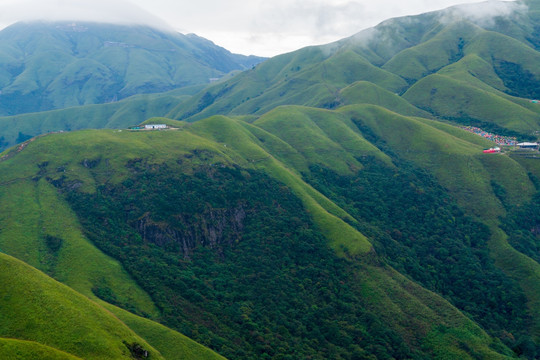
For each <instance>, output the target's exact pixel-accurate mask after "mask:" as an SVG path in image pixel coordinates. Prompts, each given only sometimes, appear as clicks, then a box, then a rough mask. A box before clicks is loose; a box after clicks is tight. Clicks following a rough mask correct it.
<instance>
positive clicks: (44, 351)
mask: <svg viewBox="0 0 540 360" xmlns="http://www.w3.org/2000/svg"><path fill="white" fill-rule="evenodd" d="M0 352H1V353H2V358H3V359H6V360H26V359H36V360H37V359H39V360H77V359H81V358H79V357H75V356H73V355H70V354H68V353H65V352H62V351H60V350H56V349H54V348H51V347H48V346H45V345H41V344H39V343H36V342H34V341H23V340H14V339H2V338H0Z"/></svg>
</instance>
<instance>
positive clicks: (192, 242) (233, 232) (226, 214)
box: [134, 205, 246, 258]
mask: <svg viewBox="0 0 540 360" xmlns="http://www.w3.org/2000/svg"><path fill="white" fill-rule="evenodd" d="M245 218H246V210H245V209H244V207H243V206H242V205H239V206H237V207H235V208H230V209H214V208H211V207H208V208H207V209H206V211H204V212H203V213H200V214H195V215H192V214H178V215H175V216H174V219H175V220H176V221H175V222H174V224H171V223H169V222H157V221H154V220H153V219H152V215H151V214H150V213H145V214H144V215H143V216H142V217H141V218H140V219H139V220H137V221H136V223H135V224H134V227H135V228H136V230H137V231H138V232H139V234H140V235H141V237H142V239H143V241H144V242H146V243H152V244H155V245H157V246H160V247H165V246H171V245H172V246H174V247H177V248H179V250H180V251H181V252H182V254H183V255H184V257H185V258H189V256H190V254H191V253H192V251H193V250H194V249H195V248H196V247H197V246H205V247H209V248H211V249H217V250H218V251H219V252H221V248H222V246H224V245H230V244H232V243H233V242H235V241H239V240H240V238H241V236H242V230H243V228H244V220H245Z"/></svg>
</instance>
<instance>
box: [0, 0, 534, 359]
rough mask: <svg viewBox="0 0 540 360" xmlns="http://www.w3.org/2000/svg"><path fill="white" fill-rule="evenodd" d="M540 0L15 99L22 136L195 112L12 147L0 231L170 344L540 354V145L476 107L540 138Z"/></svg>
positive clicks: (359, 353) (307, 352)
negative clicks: (191, 69) (63, 96)
mask: <svg viewBox="0 0 540 360" xmlns="http://www.w3.org/2000/svg"><path fill="white" fill-rule="evenodd" d="M537 1H538V0H534V1H529V2H527V4H529V5H530V6H529V8H528V9H525V8H524V7H522V6H520V4H521V3H519V2H511V3H505V4H502V5H501V4H498V3H497V4H496V5H493V4H492V3H489V4H474V5H467V6H458V7H454V8H451V9H447V10H444V11H440V12H433V13H429V14H423V15H420V16H415V17H407V18H400V19H392V20H389V21H386V22H384V23H382V24H380V25H379V26H377V27H375V28H373V29H369V30H366V31H364V32H362V33H359V34H357V35H355V36H353V37H351V38H349V39H344V40H342V41H339V42H336V43H333V44H329V45H325V46H320V47H309V48H305V49H300V50H298V51H295V52H292V53H290V54H284V55H281V56H277V57H275V58H273V59H270V60H268V61H266V62H264V63H262V64H259V65H257V66H255V67H253V68H251V69H250V70H247V71H245V72H242V73H240V74H238V75H237V76H234V77H231V78H227V79H223V80H222V81H220V82H217V83H215V84H211V85H210V86H208V87H206V88H204V89H200V91H199V92H197V93H192V92H180V91H178V92H177V91H175V92H171V93H166V94H165V95H145V96H139V97H136V98H132V99H126V100H125V101H120V102H117V103H114V104H105V105H95V106H86V107H83V108H79V109H75V108H73V109H66V110H63V111H62V112H55V113H47V114H45V115H44V116H43V117H40V116H41V115H39V114H29V115H26V116H27V117H26V118H23V117H13V118H9V119H0V126H2V125H1V124H2V121H3V120H6V123H5V124H6V125H5V128H6V129H9V131H10V132H9V134H11V135H9V136H10V137H9V138H8V137H7V136H6V138H5V140H4V142H7V143H9V144H12V143H14V142H20V141H23V140H24V138H25V136H24V135H25V134H26V133H25V132H24V131H21V130H19V129H27V130H25V131H29V132H30V131H35V132H32V133H30V134H38V133H42V132H44V131H45V129H46V127H47V126H50V127H54V129H61V128H62V126H66V125H67V124H69V126H72V128H73V129H80V128H88V127H104V126H106V127H111V128H114V127H125V126H126V125H127V124H128V122H129V123H130V124H133V123H137V122H142V121H145V120H146V119H149V120H146V121H145V122H146V123H148V122H160V123H166V124H169V125H171V126H173V127H175V128H176V129H174V130H164V131H127V130H125V129H122V130H119V129H116V130H113V129H110V130H84V131H76V132H69V133H68V132H64V133H56V134H50V135H47V136H41V137H39V138H35V139H31V140H28V141H26V142H24V143H23V144H22V145H20V146H17V147H13V148H11V149H10V150H8V151H6V152H4V153H2V154H1V155H0V158H1V160H0V184H1V186H0V203H1V204H2V209H5V211H3V212H2V213H1V214H0V228H1V229H2V231H1V232H0V248H1V249H2V251H4V252H5V253H8V254H10V255H13V256H16V257H17V258H19V259H21V260H24V261H26V262H28V263H29V264H31V265H32V266H35V267H37V268H39V269H41V270H43V271H44V272H46V273H48V274H49V275H51V276H52V277H54V278H56V279H58V280H60V281H62V282H64V283H66V284H67V285H69V286H71V287H72V288H74V289H76V290H77V291H79V292H80V293H83V294H84V295H86V296H89V297H91V298H93V299H97V298H99V299H100V301H102V302H104V303H103V306H104V307H106V308H108V309H109V310H110V311H111V312H113V313H115V314H116V315H117V317H118V318H120V319H122V320H123V321H124V322H125V323H126V324H127V325H129V326H130V327H131V328H132V329H133V330H134V331H135V332H136V333H137V334H138V335H140V336H142V337H144V338H145V339H146V340H147V341H148V343H149V344H150V345H151V346H153V347H154V348H155V349H157V351H159V352H160V353H161V354H162V355H163V356H164V357H166V358H169V357H170V356H172V355H173V354H186V356H187V355H190V354H191V355H193V356H196V357H202V358H204V357H206V356H209V357H214V356H217V355H215V354H214V353H212V352H209V351H206V350H205V349H204V348H200V347H196V346H195V345H194V343H191V342H189V341H187V340H186V339H185V338H184V337H183V336H181V335H180V333H182V334H184V335H186V336H189V337H190V338H192V339H193V340H194V341H196V342H198V343H200V344H202V345H204V346H207V347H209V348H211V349H212V350H214V351H216V352H218V353H220V354H222V355H223V356H226V357H228V358H238V359H264V358H282V359H295V358H314V359H315V358H321V359H323V358H332V359H352V358H359V359H363V358H366V359H369V358H406V359H426V358H436V359H444V358H459V359H506V358H517V357H520V358H527V359H535V358H537V357H538V355H539V354H540V299H539V297H538V294H540V287H539V284H540V263H539V262H540V255H539V253H538V251H539V249H540V241H539V236H538V233H539V231H538V224H539V223H540V217H539V216H537V215H536V214H537V213H538V212H539V211H538V201H539V199H540V195H539V194H538V191H539V189H540V180H539V178H540V165H538V158H539V156H540V155H538V152H536V151H527V152H526V151H515V149H512V148H511V147H508V146H503V151H502V153H499V154H485V153H483V151H482V150H483V149H485V148H488V147H493V146H495V145H496V144H495V143H493V142H491V141H489V140H487V139H485V138H483V137H480V136H478V135H476V134H472V133H470V132H467V131H465V130H462V129H460V128H459V127H457V126H455V125H457V124H459V125H473V126H478V127H481V128H482V129H484V130H488V131H489V132H492V133H494V134H496V135H507V136H516V137H517V138H518V141H523V140H536V138H537V136H538V134H537V132H538V131H539V130H540V129H539V126H540V107H539V106H540V105H538V104H537V102H534V101H532V100H534V99H535V98H537V96H536V95H537V87H538V86H537V84H538V81H539V80H540V77H539V76H540V75H539V74H538V66H536V65H538V61H539V59H540V58H539V57H538V49H539V48H540V45H539V44H540V43H538V42H537V41H536V42H535V38H536V37H537V36H538V32H537V29H538V28H539V26H540V20H539V19H540V16H538V13H537V11H536V10H535V9H536V8H537V7H538V6H536V5H537V4H536V2H537ZM492 5H493V7H491V6H492ZM483 6H490V9H489V10H490V11H491V10H493V9H495V10H497V9H499V10H500V9H503V10H504V9H506V10H505V11H504V12H501V13H499V14H496V15H494V16H493V17H488V18H485V17H483V18H479V17H478V16H476V15H475V14H477V13H478V11H477V10H482V7H483ZM477 7H478V8H477ZM495 10H494V11H495ZM507 10H508V11H507ZM148 36H150V35H148ZM145 39H146V40H148V39H147V38H145ZM146 40H145V41H146ZM125 44H128V43H127V42H126V43H125ZM28 46H34V47H39V44H28ZM87 46H90V45H87ZM126 49H127V50H126ZM130 49H131V50H130ZM164 49H166V48H164ZM8 50H9V51H8ZM8 50H6V52H5V55H3V57H4V60H5V61H6V62H7V63H10V64H12V63H13V61H14V59H15V58H16V56H15V53H14V52H13V51H14V50H13V49H8ZM83 50H84V49H82V48H81V51H83ZM106 50H107V51H106V52H107V53H109V52H110V53H114V54H116V55H118V56H119V54H120V53H122V52H124V51H132V50H133V49H132V48H129V47H128V48H124V47H123V46H116V45H115V46H108V48H107V49H106ZM161 50H163V49H161ZM133 51H134V50H133ZM137 54H138V55H137ZM137 54H135V52H134V53H133V54H132V55H134V56H139V55H140V54H139V53H137ZM144 54H146V55H148V56H143V57H144V59H142V60H143V62H142V63H148V62H152V61H155V60H158V58H159V57H157V58H156V56H157V55H155V54H153V55H150V54H147V53H144ZM57 55H58V56H57V58H56V60H55V61H57V62H62V61H64V62H65V61H67V60H66V58H65V57H62V56H61V55H60V54H57ZM106 55H107V54H105V53H103V54H101V55H100V57H106ZM169 55H170V54H169ZM94 60H95V59H94ZM96 61H97V60H96ZM98 62H99V61H98ZM80 65H81V66H80V68H81V69H82V70H81V71H82V74H83V75H84V71H87V70H88V71H90V70H89V69H92V71H95V72H96V73H100V71H101V74H102V75H103V76H104V77H107V76H106V71H105V69H101V68H100V67H99V66H98V65H96V64H95V63H93V62H83V63H81V64H80ZM147 65H148V66H149V64H147ZM6 69H11V70H2V71H0V79H3V78H7V77H8V73H9V71H15V70H14V69H15V68H14V67H9V68H6ZM85 69H86V70H85ZM6 71H7V73H6ZM125 71H126V73H133V74H135V73H137V72H139V71H141V69H140V68H137V67H133V68H131V69H125ZM156 71H157V73H159V72H160V70H156ZM143 75H144V74H143ZM47 76H50V74H49V73H47V72H44V73H43V74H40V79H39V81H45V80H46V77H47ZM142 78H144V76H142V77H141V79H142ZM139 80H140V79H137V81H139ZM18 81H19V82H20V83H19V82H18V83H16V84H15V85H13V86H19V84H27V85H28V84H30V85H31V86H30V85H29V86H30V87H32V86H34V88H35V86H37V85H36V84H38V82H39V81H37V80H32V79H30V78H29V77H28V74H24V76H22V77H21V78H20V79H19V80H18ZM26 81H29V82H28V83H26ZM32 81H34V82H35V84H34V83H32ZM36 81H37V82H36ZM137 81H134V82H133V83H132V84H130V85H126V86H127V87H126V91H128V89H129V88H130V86H131V87H134V88H136V87H137V86H139V85H140V84H138V83H137ZM184 95H189V96H185V97H184ZM79 111H80V113H81V114H82V115H81V116H83V115H84V117H83V118H85V119H87V120H88V123H87V124H83V125H81V122H79V121H73V122H72V121H71V120H68V119H69V117H76V114H77V112H79ZM103 115H107V116H110V118H104V117H103ZM162 116H168V117H170V118H172V119H168V118H164V117H162ZM23 119H26V120H27V124H28V128H24V127H20V128H19V126H26V125H24V124H25V123H24V121H22V120H23ZM59 119H62V120H61V121H62V123H59V122H58V121H59ZM135 120H136V121H135ZM37 126H41V129H38V130H32V129H33V128H34V127H37ZM6 134H8V133H7V132H6ZM19 137H20V139H19ZM73 264H76V266H73ZM17 291H19V289H17ZM15 293H17V292H15ZM10 306H12V305H11V304H10ZM0 308H1V307H0ZM125 310H129V311H131V313H126V312H125ZM21 314H22V312H21ZM134 314H137V315H134ZM141 316H142V317H141ZM21 317H22V315H21ZM143 317H148V318H149V319H148V320H146V319H143ZM151 320H152V321H154V320H155V321H159V322H160V323H161V324H162V325H163V326H167V327H168V328H171V329H174V331H178V332H174V331H170V330H169V329H167V328H165V327H161V326H160V325H156V324H155V323H154V322H152V321H151ZM24 332H26V330H25V331H24ZM30 334H32V332H30ZM36 334H37V332H36ZM0 337H8V335H4V334H2V333H0ZM23 340H28V341H35V340H34V339H32V338H23ZM171 343H174V345H170V344H171ZM41 345H47V346H51V345H50V344H49V343H43V344H41ZM55 348H57V347H55ZM57 349H59V350H62V351H64V350H63V348H59V347H58V348H57ZM43 351H45V350H43ZM53 351H54V350H53ZM73 354H74V355H76V356H78V354H77V353H75V352H73Z"/></svg>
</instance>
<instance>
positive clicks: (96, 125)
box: [0, 87, 199, 151]
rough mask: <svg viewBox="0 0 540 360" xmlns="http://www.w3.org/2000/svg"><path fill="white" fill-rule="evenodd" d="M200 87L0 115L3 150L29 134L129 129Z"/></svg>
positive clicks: (161, 112) (26, 137)
mask: <svg viewBox="0 0 540 360" xmlns="http://www.w3.org/2000/svg"><path fill="white" fill-rule="evenodd" d="M197 89H199V88H198V87H193V88H187V89H182V90H177V91H171V92H168V93H164V94H151V95H135V96H133V97H130V98H128V99H124V100H122V101H119V102H115V103H110V104H100V105H86V106H76V107H72V108H67V109H62V110H52V111H45V112H40V113H32V114H23V115H15V116H8V117H0V134H1V135H0V151H1V150H4V149H6V148H7V147H10V146H13V145H15V144H16V143H20V142H22V141H24V140H26V139H28V138H29V137H33V136H36V135H39V134H44V133H49V132H54V131H71V130H80V129H100V128H126V127H127V126H130V125H137V124H139V123H141V122H143V121H144V120H146V119H148V118H149V117H152V116H163V115H165V114H166V113H167V112H168V111H169V110H170V109H172V108H173V107H174V106H176V105H177V104H178V102H181V101H183V100H185V99H188V98H189V97H190V94H191V93H193V92H196V91H197Z"/></svg>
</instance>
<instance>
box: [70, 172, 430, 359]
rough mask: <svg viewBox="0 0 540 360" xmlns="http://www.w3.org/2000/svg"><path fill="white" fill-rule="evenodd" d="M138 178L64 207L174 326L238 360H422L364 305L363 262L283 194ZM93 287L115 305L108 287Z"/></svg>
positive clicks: (262, 178) (274, 187)
mask: <svg viewBox="0 0 540 360" xmlns="http://www.w3.org/2000/svg"><path fill="white" fill-rule="evenodd" d="M132 170H133V177H131V178H130V179H129V180H126V181H125V182H124V183H123V184H121V185H118V186H111V185H104V186H102V187H100V188H99V191H98V193H97V194H94V195H88V194H83V193H79V192H67V198H68V201H69V202H70V204H71V205H72V206H73V209H75V211H76V212H77V214H78V216H79V218H80V220H81V222H82V224H83V225H84V227H85V230H86V233H87V235H88V237H89V238H90V239H92V240H93V241H94V242H95V243H96V245H97V246H98V247H99V248H100V249H102V250H103V251H104V252H105V253H107V254H109V255H111V256H113V257H115V258H117V259H119V260H120V261H121V262H122V264H123V265H124V266H125V268H126V269H127V270H128V271H129V272H130V273H131V274H132V275H133V276H134V278H135V279H136V280H137V282H138V283H139V284H140V285H141V286H142V287H143V288H144V289H145V290H146V291H148V293H149V294H150V295H151V296H152V298H153V300H154V301H155V302H156V304H157V305H158V306H159V307H160V309H161V311H162V313H163V315H162V319H161V321H162V322H163V323H165V324H166V325H168V326H171V327H173V328H175V329H178V330H180V331H181V332H182V333H184V334H186V335H188V336H190V337H191V338H193V339H195V340H196V341H198V342H200V343H202V344H204V345H207V346H209V347H211V348H212V349H215V350H216V351H218V352H219V353H221V354H223V355H224V356H226V357H228V358H230V359H239V358H242V359H267V358H268V359H270V358H272V359H291V360H292V359H298V358H302V359H390V358H402V359H405V358H422V356H421V355H420V353H419V352H417V351H415V350H413V349H411V347H410V346H408V345H407V344H405V342H404V341H403V339H402V338H401V337H400V336H399V335H398V334H397V333H396V332H395V331H393V330H392V329H391V328H389V326H388V325H387V324H384V323H383V322H382V321H381V320H380V319H379V318H378V317H377V315H376V314H373V313H372V312H370V311H369V310H368V309H366V308H365V307H364V306H363V305H362V303H363V299H362V298H361V297H360V296H359V294H358V291H357V289H356V288H355V286H356V285H355V283H354V281H353V279H354V276H352V275H351V272H352V271H353V268H354V266H355V265H354V264H353V263H352V262H349V261H347V260H345V259H340V258H338V257H336V255H335V252H334V251H333V250H332V249H330V248H329V247H328V244H327V242H326V240H325V239H324V237H323V236H322V235H321V234H320V233H319V232H318V230H317V228H316V227H315V225H314V224H313V222H312V221H311V220H310V218H309V216H308V215H307V214H306V213H305V211H304V209H303V208H302V204H301V202H300V201H299V200H298V199H297V198H296V197H295V196H294V195H293V194H292V193H291V191H290V190H289V189H288V188H286V187H285V186H283V185H281V184H279V183H278V182H276V181H275V180H272V179H271V178H269V177H268V176H266V175H263V174H262V173H260V172H254V171H248V170H242V169H240V168H229V167H202V168H199V169H197V170H196V172H195V173H194V174H193V175H192V176H188V175H182V174H174V173H173V172H171V171H170V170H169V169H167V167H166V166H163V167H160V168H159V169H155V170H146V166H145V165H144V163H143V162H140V163H139V162H136V163H134V164H132ZM143 224H144V225H143ZM95 290H96V291H95V294H96V295H98V296H100V297H102V298H103V299H104V300H106V301H109V302H112V303H114V302H115V301H116V299H115V295H114V293H113V292H112V291H111V290H110V289H108V288H107V286H106V284H103V286H101V287H98V288H96V289H95ZM119 305H123V306H126V305H127V304H119Z"/></svg>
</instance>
